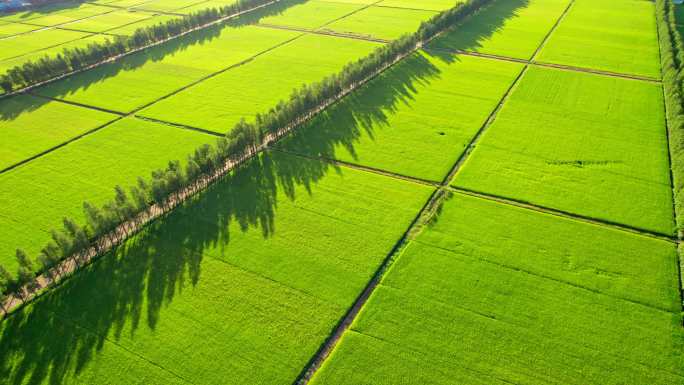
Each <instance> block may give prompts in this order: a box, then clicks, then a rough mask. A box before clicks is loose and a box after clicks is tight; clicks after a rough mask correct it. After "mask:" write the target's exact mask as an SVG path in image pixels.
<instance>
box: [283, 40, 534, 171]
mask: <svg viewBox="0 0 684 385" xmlns="http://www.w3.org/2000/svg"><path fill="white" fill-rule="evenodd" d="M445 60H450V61H445ZM521 69H522V65H520V64H517V63H508V62H499V61H493V60H487V59H480V58H475V57H468V56H452V55H444V56H442V57H441V58H435V57H430V56H428V55H427V54H425V53H421V54H415V55H414V56H412V57H411V58H408V59H405V60H404V61H402V62H401V63H399V64H397V65H395V66H394V67H392V68H391V69H389V70H387V71H386V72H384V73H383V74H382V75H381V76H379V77H378V78H376V79H374V80H373V81H372V82H370V83H369V84H367V85H365V86H364V87H363V88H362V89H360V90H357V91H355V92H354V93H353V94H351V95H349V96H347V97H346V98H345V99H344V100H343V101H342V102H340V103H338V104H336V105H335V106H332V107H330V108H328V109H327V110H326V111H324V112H322V113H321V114H320V115H318V116H317V117H316V118H315V119H313V120H312V121H311V122H310V123H308V124H307V125H306V126H304V127H302V128H299V129H298V130H297V132H296V133H295V134H294V135H293V136H292V137H291V138H287V139H285V140H283V142H282V148H284V149H286V150H288V151H292V152H297V153H302V154H306V155H309V156H323V157H325V158H330V159H339V160H344V161H347V162H352V163H356V164H361V165H364V166H370V167H374V168H379V169H383V170H386V171H391V172H395V173H399V174H402V175H407V176H412V177H416V178H422V179H429V180H433V181H441V180H442V179H444V178H445V177H446V175H447V173H448V172H449V170H450V169H451V167H452V166H453V164H454V163H455V162H456V160H457V159H458V157H459V156H460V155H461V153H462V151H463V150H464V149H465V147H466V145H467V144H468V143H469V142H470V140H471V139H472V137H473V136H474V135H475V133H476V132H477V131H478V130H479V129H480V127H481V126H482V124H484V122H485V120H486V119H487V117H488V116H489V114H490V113H491V112H492V111H493V110H494V108H495V107H496V105H497V104H498V103H499V100H500V99H501V97H502V96H503V95H504V93H505V91H506V89H507V88H508V87H509V86H510V85H511V83H512V82H513V80H514V78H515V77H516V76H517V75H518V73H519V72H520V71H521ZM444 111H448V113H447V114H445V113H444Z"/></svg>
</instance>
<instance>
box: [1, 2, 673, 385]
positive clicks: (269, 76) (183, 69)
mask: <svg viewBox="0 0 684 385" xmlns="http://www.w3.org/2000/svg"><path fill="white" fill-rule="evenodd" d="M233 2H234V1H233V0H208V1H202V0H170V1H169V0H152V1H148V0H95V1H86V2H83V3H80V2H79V3H64V4H57V5H50V6H47V7H45V8H39V10H40V11H27V12H19V13H14V14H9V15H3V16H0V73H1V72H4V71H6V70H7V69H9V68H11V67H13V66H15V65H19V64H22V63H23V62H25V61H26V60H33V59H36V58H39V57H41V56H42V55H45V54H51V55H54V54H57V53H59V52H60V51H61V50H62V49H63V48H65V47H78V46H80V45H81V44H84V43H87V42H90V41H103V40H104V39H106V38H107V37H108V36H110V34H111V35H131V34H132V33H133V31H135V29H137V28H139V27H141V26H149V25H153V24H155V23H158V22H164V21H168V20H170V19H172V18H177V17H181V15H183V14H189V13H191V12H194V11H197V10H201V9H205V8H208V7H218V6H222V5H226V4H231V3H233ZM455 3H457V1H456V0H425V1H419V0H382V1H377V0H283V1H280V2H277V3H275V4H271V5H268V6H266V7H264V8H263V9H260V10H258V11H252V12H250V13H248V14H247V15H244V16H241V17H239V18H236V19H233V20H230V21H228V22H225V23H222V24H220V25H217V26H214V27H210V28H204V29H202V30H201V31H196V32H193V33H189V34H188V35H187V36H184V37H182V38H179V39H175V40H172V41H170V42H167V43H164V44H162V45H160V46H158V47H154V48H152V49H146V50H144V51H141V52H138V53H135V54H133V55H130V56H127V57H124V58H122V59H120V60H116V61H114V62H112V63H108V64H105V65H101V66H98V67H96V68H94V69H91V70H88V71H85V72H83V73H80V74H76V75H73V76H69V77H66V78H64V79H61V80H59V81H56V82H53V83H51V84H48V85H44V86H41V87H38V88H36V89H33V90H31V91H30V93H27V94H22V95H16V96H10V97H6V98H2V99H0V130H1V131H2V133H3V136H2V137H3V139H4V141H3V143H2V146H1V148H0V170H1V171H0V229H2V232H1V235H2V237H0V265H1V266H3V267H5V268H7V269H8V270H9V271H10V273H12V274H14V272H15V271H17V267H18V265H19V263H18V262H17V260H15V258H14V257H15V249H16V248H21V249H23V250H25V251H26V252H27V253H28V254H29V256H30V257H31V258H32V259H33V260H34V261H35V260H36V258H35V257H36V256H38V255H39V253H40V251H41V248H42V247H44V246H45V244H46V242H48V241H49V240H50V237H51V235H50V231H51V230H52V229H55V228H59V227H60V226H61V224H62V221H63V218H64V217H69V218H73V219H74V220H75V221H76V222H78V223H84V222H85V216H84V213H83V211H82V206H83V202H84V201H88V202H90V203H93V204H95V205H99V206H101V205H102V204H103V203H105V202H106V201H108V200H111V199H112V198H113V195H114V193H113V189H114V187H115V186H117V185H119V186H123V187H124V188H126V189H128V188H129V187H130V186H131V185H133V184H134V183H135V182H136V178H137V177H138V176H147V175H149V174H150V172H152V171H153V170H155V169H159V168H163V167H165V166H166V165H167V164H168V163H169V162H170V161H174V160H181V161H183V160H185V159H186V158H187V157H188V155H189V154H190V153H192V152H193V151H194V150H195V149H196V148H198V146H200V145H203V144H205V143H214V142H215V141H216V138H217V137H218V136H220V135H223V134H225V133H229V132H231V129H233V128H234V127H235V125H236V123H238V122H239V121H240V120H241V119H243V118H244V119H245V120H246V121H247V122H254V121H258V119H257V118H256V114H263V113H266V112H268V111H269V109H271V108H273V107H274V106H276V105H277V104H278V103H280V102H281V101H286V100H288V97H289V95H290V94H291V93H292V91H293V89H295V88H298V87H301V86H302V85H303V84H311V83H314V82H317V81H320V80H322V79H324V78H326V77H328V76H330V75H332V74H334V73H337V72H339V71H340V70H341V69H342V68H343V67H344V66H345V64H347V63H349V62H353V61H356V60H359V59H360V58H363V57H365V56H366V55H368V54H369V53H371V52H373V51H374V50H375V49H376V48H378V47H380V46H382V44H383V43H381V42H380V41H382V40H392V39H396V38H398V37H400V36H401V35H403V34H406V33H412V32H414V31H415V30H416V29H417V28H418V25H419V24H420V23H422V22H425V21H427V20H429V19H430V18H432V17H433V16H435V15H437V14H438V13H439V12H441V11H444V10H446V9H450V8H451V7H453V6H454V4H455ZM653 13H654V6H653V3H652V2H647V1H641V0H618V1H608V0H597V1H591V0H574V1H573V0H492V1H491V4H489V5H487V6H486V7H485V8H484V9H482V10H480V11H479V12H478V13H477V14H475V15H473V16H472V17H469V18H467V19H465V21H464V22H463V23H462V24H459V25H458V26H456V28H454V29H453V30H450V31H447V32H446V33H444V34H442V35H440V36H438V37H437V38H436V39H435V40H433V41H432V42H431V43H430V44H428V45H426V46H425V47H424V48H422V49H419V50H418V51H417V52H415V53H413V54H411V55H409V56H407V57H406V58H404V59H403V60H401V61H400V62H398V63H396V64H394V65H392V66H391V67H390V68H389V69H387V70H386V71H384V72H382V73H381V74H379V75H378V76H376V77H374V78H373V79H371V80H370V81H369V82H368V83H366V84H363V85H361V86H360V87H359V88H358V89H355V90H354V91H352V92H351V93H350V94H349V95H347V96H345V97H344V98H343V99H341V100H339V101H336V102H335V103H333V104H332V105H330V106H329V107H327V108H326V109H325V110H323V111H322V112H320V113H319V114H318V115H316V116H314V117H313V118H312V119H310V120H309V121H307V122H306V123H304V124H303V125H302V126H301V127H297V128H296V130H295V131H294V132H292V133H290V134H289V135H288V136H287V137H285V138H283V139H282V140H281V141H279V142H278V143H275V144H272V145H270V146H269V147H268V148H267V149H266V150H265V151H263V152H261V153H260V154H259V155H257V156H256V157H253V158H252V159H250V160H248V161H246V162H244V163H243V164H241V165H240V166H238V167H237V168H236V169H234V170H232V171H231V172H229V173H228V174H227V175H226V176H224V177H222V178H220V179H219V180H218V181H216V182H215V183H213V184H212V185H210V186H209V187H207V188H206V189H205V190H203V191H201V192H198V193H197V194H196V195H193V196H192V197H190V198H189V199H188V200H187V201H185V202H183V203H182V204H181V205H180V206H178V207H176V208H175V209H173V210H172V211H170V212H169V213H168V214H166V215H163V216H161V217H159V218H157V219H156V220H154V221H153V222H151V223H149V224H147V225H146V226H145V227H144V228H143V229H141V230H140V231H139V232H138V233H136V234H135V235H133V236H132V237H131V238H130V239H128V240H126V241H125V242H124V243H123V244H121V245H120V246H118V247H117V248H115V249H114V250H111V251H108V252H107V253H106V254H104V255H102V256H100V257H99V258H98V259H97V260H96V261H94V262H93V263H92V264H90V265H88V266H86V267H83V268H82V269H81V270H80V271H78V272H77V273H75V274H74V275H73V276H72V277H70V278H69V279H67V280H65V281H63V282H62V283H61V284H60V285H59V286H56V287H53V288H51V289H49V290H48V291H47V292H46V293H44V295H42V296H40V297H39V298H38V299H37V300H35V301H34V302H31V303H30V304H28V305H27V306H25V307H23V308H21V309H19V310H17V311H15V312H14V313H13V314H11V315H9V316H8V317H7V318H6V319H4V320H0V378H2V380H0V382H3V383H5V382H7V383H10V384H23V383H33V384H47V383H51V384H58V383H87V384H100V383H108V384H109V383H111V384H176V383H177V384H188V383H193V384H213V383H231V384H232V383H235V384H290V383H297V381H298V380H300V379H302V376H303V375H304V374H305V373H307V369H311V370H312V377H311V381H310V382H309V383H312V384H326V385H329V384H345V385H346V384H351V385H354V384H388V385H389V384H401V383H411V384H413V383H415V384H454V383H458V384H461V383H462V384H487V385H489V384H510V383H516V384H517V383H525V384H541V383H562V384H578V385H585V384H648V385H652V384H680V383H684V328H682V297H681V293H680V283H679V279H680V272H679V271H678V270H679V269H678V263H679V260H680V258H679V256H678V252H677V245H678V244H677V241H676V234H675V228H676V224H675V216H674V213H673V193H672V183H671V179H670V178H671V176H670V161H669V154H668V144H670V145H672V143H668V137H667V129H666V124H667V122H666V119H665V113H664V112H665V111H664V105H663V88H662V85H661V84H660V82H659V81H658V79H659V78H660V65H659V47H658V41H657V38H656V37H657V35H656V31H655V26H656V25H655V18H654V15H653ZM63 23H66V24H63ZM44 26H46V27H48V28H47V29H42V30H40V31H37V32H36V30H37V29H40V28H44ZM459 51H465V52H459ZM478 56H479V57H478ZM549 63H552V64H553V65H556V66H557V67H558V68H548V67H547V66H546V65H548V64H549ZM645 78H648V79H645ZM239 128H240V127H238V130H237V131H239ZM237 131H232V132H237ZM680 225H681V224H680ZM36 264H37V262H36ZM374 278H378V280H377V281H375V280H374ZM376 283H377V286H374V285H375V284H376ZM365 289H369V291H368V293H369V294H370V295H369V296H368V298H367V302H357V300H359V298H361V299H364V298H365V297H364V296H363V295H362V292H364V290H365ZM355 303H356V304H357V305H358V307H354V305H355ZM356 310H359V312H358V313H355V311H356ZM350 311H351V312H350ZM347 314H351V315H352V318H353V319H352V320H351V323H350V324H349V325H346V324H342V323H341V321H342V320H343V318H344V317H345V315H347ZM347 326H348V327H347ZM338 332H339V334H336V333H338ZM336 335H339V336H341V338H339V340H338V339H330V338H331V336H336ZM326 343H330V346H331V347H332V350H331V351H330V355H328V356H322V355H321V356H319V354H318V353H319V352H320V351H321V350H320V349H321V347H322V346H324V344H326ZM319 359H320V360H319ZM314 364H315V365H314ZM318 364H320V366H317V365H318ZM311 365H313V366H311ZM305 378H306V377H305Z"/></svg>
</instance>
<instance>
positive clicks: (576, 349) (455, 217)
mask: <svg viewBox="0 0 684 385" xmlns="http://www.w3.org/2000/svg"><path fill="white" fill-rule="evenodd" d="M675 258H676V255H675V249H674V246H673V245H672V244H670V243H669V242H664V241H659V240H654V239H650V238H646V237H641V236H637V235H632V234H629V233H625V232H621V231H616V230H612V229H609V228H605V227H602V226H595V225H589V224H583V223H579V222H575V221H572V220H567V219H562V218H558V217H554V216H549V215H546V214H540V213H536V212H533V211H530V210H526V209H519V208H514V207H509V206H503V205H500V204H498V203H494V202H489V201H484V200H481V199H478V198H472V197H467V196H461V195H460V194H457V195H456V196H455V197H454V198H453V200H452V201H449V202H447V203H446V204H445V205H444V207H443V208H442V211H441V214H440V215H439V216H438V217H437V218H436V221H435V223H433V225H432V226H430V227H428V228H427V229H426V230H424V232H423V234H421V235H419V236H418V238H417V239H416V240H415V241H414V242H413V243H411V244H410V245H409V246H408V248H407V249H406V250H405V251H404V252H403V254H402V255H401V256H400V257H399V259H398V260H397V261H396V262H395V263H394V265H393V266H392V268H391V270H390V271H389V272H388V273H387V275H386V276H385V278H384V279H383V281H382V283H381V285H380V286H379V287H378V289H377V290H376V291H375V293H374V294H373V296H372V297H371V299H370V301H369V302H368V303H367V304H366V305H365V307H364V309H363V310H362V312H361V315H360V317H359V318H358V319H357V320H356V321H355V322H354V324H353V325H352V327H351V330H350V331H348V332H347V333H346V334H345V336H344V337H343V339H342V341H341V343H340V345H339V346H338V348H337V349H336V350H335V351H334V353H333V355H332V356H331V357H330V358H329V359H328V361H327V363H326V364H325V365H324V367H323V368H322V370H321V371H320V372H319V374H318V376H317V377H316V378H315V381H313V383H316V384H350V383H352V384H361V383H364V384H366V383H372V384H394V383H400V382H402V380H403V379H405V378H409V377H410V378H411V379H412V381H415V382H416V383H431V384H437V383H443V384H453V383H454V382H456V383H468V384H471V383H473V384H478V383H480V384H504V383H542V382H543V383H563V384H589V383H591V384H597V383H601V384H608V383H610V384H619V383H630V384H675V383H681V382H682V381H684V349H683V348H684V331H683V330H682V328H681V324H680V320H681V319H680V316H679V310H680V309H679V306H678V304H677V302H678V293H677V283H676V276H677V273H676V268H675V264H674V261H675Z"/></svg>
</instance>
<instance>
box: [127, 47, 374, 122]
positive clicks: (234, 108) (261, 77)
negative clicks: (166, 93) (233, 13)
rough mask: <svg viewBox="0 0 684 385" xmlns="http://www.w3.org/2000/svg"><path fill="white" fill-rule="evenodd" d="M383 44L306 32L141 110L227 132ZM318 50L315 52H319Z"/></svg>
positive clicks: (150, 114)
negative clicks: (244, 120) (243, 63)
mask: <svg viewBox="0 0 684 385" xmlns="http://www.w3.org/2000/svg"><path fill="white" fill-rule="evenodd" d="M377 46H378V44H375V43H371V42H367V41H359V40H350V39H341V38H336V37H330V36H321V35H306V36H303V37H301V38H298V39H296V40H294V41H292V42H290V43H288V44H287V45H284V46H282V47H279V48H277V49H275V50H273V51H271V52H268V53H267V54H265V55H262V56H260V57H258V58H256V59H254V60H253V61H251V62H250V63H247V64H245V65H243V66H240V67H237V68H233V69H231V70H229V71H226V72H224V73H222V74H220V75H218V76H216V77H214V78H212V79H209V80H207V81H204V82H202V83H200V84H198V85H196V86H194V87H191V88H188V89H186V90H184V91H183V92H180V93H178V94H176V95H174V96H172V97H170V98H168V99H165V100H162V101H161V102H159V103H156V104H154V105H152V106H151V107H149V108H147V109H144V110H142V111H141V112H140V113H139V115H143V116H147V117H151V118H156V119H162V120H166V121H171V122H174V123H181V124H186V125H190V126H193V127H200V128H203V129H206V130H211V131H215V132H218V133H225V132H227V131H228V130H230V129H232V128H233V126H234V125H235V124H236V123H237V122H239V121H240V119H241V118H243V117H244V118H246V119H248V120H253V119H254V117H255V115H256V114H257V113H265V112H267V111H268V110H269V109H270V108H272V107H273V106H275V105H276V104H277V103H278V102H279V101H280V100H284V99H287V98H288V97H289V95H290V94H291V92H292V90H293V89H294V88H296V87H300V86H301V85H302V84H307V83H312V82H316V81H319V80H321V79H323V78H324V77H325V76H327V75H330V74H333V73H336V72H338V71H339V70H340V69H341V68H342V66H344V65H345V64H347V63H348V62H350V61H352V60H356V59H359V58H361V57H363V56H365V55H367V54H369V53H370V52H371V51H372V50H374V49H375V48H376V47H377ZM314 53H315V54H314Z"/></svg>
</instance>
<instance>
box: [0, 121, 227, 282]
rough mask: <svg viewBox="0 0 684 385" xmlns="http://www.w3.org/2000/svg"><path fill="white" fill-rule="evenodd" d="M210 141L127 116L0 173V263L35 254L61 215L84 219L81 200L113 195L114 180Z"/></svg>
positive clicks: (11, 264)
mask: <svg viewBox="0 0 684 385" xmlns="http://www.w3.org/2000/svg"><path fill="white" fill-rule="evenodd" d="M79 115H80V116H82V117H83V118H85V116H87V115H83V114H79ZM214 141H215V139H214V138H213V137H211V136H209V135H206V134H201V133H198V132H195V131H189V130H180V129H178V128H175V127H169V126H165V125H161V124H156V123H150V122H145V121H140V120H138V119H132V118H129V119H125V120H122V121H119V122H116V123H114V124H112V125H110V126H108V127H105V128H103V129H102V130H100V131H98V132H96V133H93V134H90V135H88V136H86V137H84V138H82V139H80V140H78V141H75V142H73V143H71V144H69V145H67V146H65V147H62V148H60V149H59V150H58V151H54V152H51V153H49V154H47V155H45V156H43V157H41V158H38V159H34V160H32V161H31V162H29V163H27V164H24V165H22V166H20V167H19V168H16V169H13V170H11V171H8V172H5V173H3V174H0V186H1V187H0V202H2V205H0V227H1V228H2V229H3V237H2V239H1V240H0V264H2V265H4V266H5V267H7V268H9V269H11V270H14V269H15V268H16V262H15V261H14V250H15V248H18V247H19V248H23V249H25V250H26V251H27V252H28V253H29V255H32V256H36V255H37V254H38V252H39V250H40V248H42V247H43V246H44V245H45V243H46V242H47V241H48V240H49V237H50V236H49V234H48V233H47V232H48V231H50V230H52V229H56V228H61V227H62V225H61V223H62V218H63V217H64V216H69V217H71V218H74V219H76V220H79V221H81V220H83V219H84V218H83V214H82V204H83V201H85V200H88V201H90V202H91V203H95V204H98V205H101V204H103V203H105V202H106V201H107V200H109V199H111V198H112V197H113V194H114V193H113V191H114V186H116V185H117V184H120V185H122V186H124V187H128V186H131V185H133V184H134V183H135V179H136V178H137V177H138V176H144V175H148V174H149V173H150V172H151V171H152V170H155V169H157V168H161V167H164V166H166V164H167V162H168V161H169V160H174V159H183V158H185V157H186V155H187V154H189V153H190V152H191V151H193V150H194V149H195V148H197V147H198V146H200V145H201V144H204V143H213V142H214Z"/></svg>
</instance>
